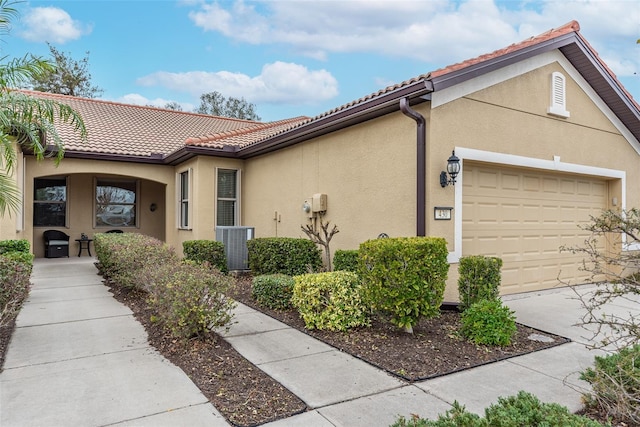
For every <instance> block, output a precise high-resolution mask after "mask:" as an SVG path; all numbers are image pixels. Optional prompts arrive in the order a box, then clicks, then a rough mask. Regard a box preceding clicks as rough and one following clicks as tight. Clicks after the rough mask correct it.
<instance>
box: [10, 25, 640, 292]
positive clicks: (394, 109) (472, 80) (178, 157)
mask: <svg viewBox="0 0 640 427" xmlns="http://www.w3.org/2000/svg"><path fill="white" fill-rule="evenodd" d="M32 94H33V95H34V96H39V97H49V98H55V99H57V100H59V101H62V102H65V103H68V104H69V105H71V106H73V107H74V108H75V109H76V110H77V111H79V112H80V113H81V114H82V115H83V117H84V120H85V122H86V125H87V129H88V132H89V140H88V142H86V143H80V141H79V140H78V139H77V138H76V137H75V136H74V135H73V134H72V133H71V132H70V130H67V129H65V128H64V127H60V132H61V134H62V135H63V138H64V140H65V143H66V147H67V151H66V155H65V159H64V160H63V162H62V163H61V165H60V166H59V167H57V168H56V167H55V166H54V165H53V164H52V162H46V161H45V162H36V160H35V159H34V158H33V157H31V156H29V155H23V156H22V155H21V156H22V159H23V161H22V163H21V165H20V169H19V170H18V171H17V173H16V179H17V181H18V185H19V186H20V188H21V189H22V191H23V194H24V200H23V209H22V212H21V213H20V214H19V215H17V217H16V215H14V216H13V217H11V218H7V217H6V218H3V219H2V220H1V229H0V232H1V234H0V237H1V238H4V239H7V238H26V239H28V240H30V241H31V242H32V246H33V250H34V253H35V254H36V256H39V257H41V256H43V255H44V247H43V242H42V233H43V231H44V230H47V229H59V230H62V231H65V232H66V233H68V234H69V235H71V237H72V239H75V238H78V237H79V236H80V234H81V233H85V234H87V235H89V236H91V235H93V234H94V233H97V232H101V231H106V230H109V229H112V228H117V229H123V230H124V231H135V232H140V233H145V234H148V235H151V236H155V237H157V238H159V239H162V240H164V241H166V242H168V243H169V244H171V245H172V246H174V247H175V248H176V249H177V250H178V251H180V250H181V247H182V242H183V241H185V240H191V239H215V238H216V227H218V226H251V227H254V229H255V236H257V237H266V236H290V237H303V236H304V235H303V233H302V232H301V230H300V227H301V225H303V224H308V223H309V221H318V220H319V218H318V215H319V214H322V217H321V218H322V220H324V221H327V220H328V221H331V223H333V224H336V225H338V227H339V229H340V233H339V234H337V235H336V236H335V237H334V239H333V240H332V249H334V250H335V249H340V248H342V249H355V248H357V247H358V245H359V244H360V243H361V242H363V241H365V240H367V239H372V238H376V237H377V236H378V235H379V234H381V233H386V234H387V235H389V236H416V235H427V236H441V237H444V238H446V240H447V242H448V245H449V251H450V253H449V261H450V263H451V265H452V268H451V269H450V274H449V283H448V289H447V295H446V298H447V299H455V298H456V296H457V295H456V294H457V290H456V280H457V261H458V260H459V258H460V257H461V256H465V255H474V254H482V255H493V256H500V257H501V258H502V259H503V261H504V267H503V286H502V293H503V294H508V293H514V292H523V291H531V290H537V289H545V288H550V287H554V286H557V285H558V276H560V277H561V278H563V279H566V280H572V281H574V280H580V279H581V277H582V276H581V274H582V273H581V272H580V271H579V270H578V264H579V263H578V259H577V258H576V257H574V256H572V255H570V254H567V253H560V251H559V247H560V246H561V245H573V244H577V243H580V242H581V241H582V240H583V239H584V233H583V232H582V231H581V230H580V229H579V228H578V227H577V225H578V224H581V223H584V222H586V221H588V220H589V216H590V215H598V214H599V213H600V212H601V210H603V209H608V208H614V209H622V208H630V207H638V206H640V185H639V184H640V142H639V140H640V108H639V106H638V104H637V103H636V102H635V101H634V100H633V99H632V97H631V96H630V95H629V93H628V92H626V91H625V89H624V88H623V87H622V85H621V84H620V83H619V81H618V80H617V79H616V77H615V75H614V74H613V73H612V72H611V70H609V68H608V67H607V66H606V64H604V62H603V61H602V60H601V59H600V57H599V56H598V54H597V53H596V52H595V51H594V50H593V48H592V47H591V46H590V45H589V43H588V42H587V41H586V40H585V39H584V38H583V37H582V35H581V34H580V32H579V25H578V23H577V22H575V21H574V22H570V23H568V24H566V25H564V26H562V27H560V28H557V29H553V30H551V31H548V32H546V33H544V34H541V35H539V36H537V37H532V38H530V39H527V40H525V41H522V42H520V43H517V44H513V45H511V46H508V47H506V48H504V49H501V50H498V51H495V52H492V53H489V54H486V55H483V56H480V57H478V58H474V59H471V60H468V61H464V62H461V63H458V64H454V65H451V66H448V67H445V68H442V69H438V70H435V71H432V72H430V73H427V74H424V75H421V76H418V77H415V78H413V79H411V80H408V81H405V82H402V83H399V84H397V85H394V86H390V87H387V88H385V89H382V90H380V91H378V92H376V93H373V94H370V95H368V96H365V97H363V98H361V99H358V100H355V101H353V102H350V103H349V104H346V105H343V106H340V107H338V108H335V109H334V110H331V111H328V112H326V113H324V114H322V115H320V116H317V117H314V118H306V117H299V118H293V119H290V120H282V121H278V122H272V123H258V122H251V121H243V120H236V119H228V118H220V117H211V116H203V115H198V114H192V113H182V112H175V111H169V110H162V109H156V108H150V107H141V106H133V105H123V104H117V103H112V102H106V101H100V100H92V99H80V98H73V97H65V96H60V95H52V94H44V93H35V92H32ZM452 151H454V152H455V156H456V157H457V158H459V159H460V167H461V170H460V172H459V174H458V175H457V177H456V182H455V184H452V183H450V182H448V181H451V177H450V176H449V175H448V174H446V173H445V181H447V182H445V183H444V184H448V185H445V186H442V185H441V172H442V171H445V170H446V168H447V160H448V159H449V157H450V156H451V155H452ZM53 195H55V196H53ZM322 195H325V196H326V197H325V196H322ZM310 217H311V219H310ZM72 244H73V242H72ZM631 249H640V247H638V246H637V245H626V246H625V247H624V250H631ZM76 250H77V249H76ZM71 252H72V255H75V254H74V253H73V252H74V251H73V247H72V250H71Z"/></svg>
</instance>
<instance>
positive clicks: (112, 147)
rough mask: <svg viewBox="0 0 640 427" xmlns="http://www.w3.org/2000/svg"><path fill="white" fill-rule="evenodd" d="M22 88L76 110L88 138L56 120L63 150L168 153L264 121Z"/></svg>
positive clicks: (131, 154)
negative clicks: (197, 139)
mask: <svg viewBox="0 0 640 427" xmlns="http://www.w3.org/2000/svg"><path fill="white" fill-rule="evenodd" d="M21 92H24V93H25V94H27V95H31V96H35V97H39V98H48V99H53V100H56V101H59V102H62V103H64V104H67V105H69V106H71V107H72V108H73V109H74V110H76V111H77V112H78V113H80V115H81V116H82V118H83V120H84V122H85V125H86V127H87V133H88V138H87V139H88V140H87V141H86V142H82V141H81V140H80V138H79V137H78V135H77V133H75V132H73V130H72V128H71V127H70V126H67V125H65V124H58V125H57V129H58V132H59V133H60V136H61V137H62V140H63V141H64V143H65V147H66V150H67V152H70V151H75V152H85V153H104V154H115V155H124V156H145V157H147V156H151V154H156V155H157V154H162V155H165V156H166V155H168V154H170V153H173V152H175V151H176V150H179V149H180V148H182V147H184V145H185V144H186V143H187V141H190V140H191V138H193V137H194V135H216V134H221V133H225V132H238V131H240V130H244V131H246V130H249V129H253V128H261V127H264V126H265V124H264V123H261V122H254V121H248V120H239V119H231V118H226V117H218V116H210V115H204V114H195V113H185V112H178V111H174V110H165V109H161V108H155V107H145V106H139V105H129V104H121V103H117V102H110V101H102V100H97V99H85V98H77V97H73V96H66V95H58V94H51V93H43V92H35V91H26V90H25V91H21Z"/></svg>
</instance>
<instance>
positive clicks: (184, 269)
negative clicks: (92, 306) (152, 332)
mask: <svg viewBox="0 0 640 427" xmlns="http://www.w3.org/2000/svg"><path fill="white" fill-rule="evenodd" d="M94 242H95V248H96V257H97V258H98V268H99V270H100V272H101V273H102V274H103V275H104V276H105V277H107V278H108V279H109V280H111V281H112V282H114V283H115V284H116V285H119V286H123V287H126V288H130V289H136V290H138V291H140V292H145V293H147V295H148V301H149V303H150V305H151V308H152V309H153V310H154V311H155V313H156V315H155V316H154V318H157V319H158V320H159V321H161V322H162V323H163V324H164V325H165V326H166V327H167V328H168V329H169V330H170V331H171V332H172V334H173V335H174V336H176V337H178V338H184V339H186V338H192V337H199V338H204V337H208V336H209V335H210V334H211V332H212V330H213V328H214V327H219V326H227V325H229V323H230V321H231V318H232V314H231V309H232V308H233V307H234V305H235V303H234V302H233V301H232V300H231V299H229V298H227V297H226V296H225V295H226V294H227V292H228V290H229V288H230V286H231V284H232V279H231V278H229V277H227V276H225V275H223V274H222V273H220V272H219V271H218V270H216V269H211V268H208V267H205V266H203V265H200V264H198V263H196V262H194V261H189V260H184V261H182V260H180V259H179V258H178V256H177V255H176V254H175V251H174V250H173V248H170V247H169V246H167V245H166V244H164V243H163V242H161V241H159V240H157V239H154V238H152V237H149V236H144V235H141V234H136V233H122V234H115V233H114V234H111V233H99V234H96V235H95V237H94Z"/></svg>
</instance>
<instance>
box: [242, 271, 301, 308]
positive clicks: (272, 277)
mask: <svg viewBox="0 0 640 427" xmlns="http://www.w3.org/2000/svg"><path fill="white" fill-rule="evenodd" d="M294 284H295V280H293V277H291V276H287V275H286V274H265V275H262V276H256V277H254V278H253V285H252V287H251V295H252V296H253V299H255V300H256V302H257V303H258V304H260V305H261V306H264V307H268V308H272V309H274V310H288V309H290V308H292V305H291V296H292V295H293V285H294Z"/></svg>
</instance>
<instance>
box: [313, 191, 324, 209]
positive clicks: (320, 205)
mask: <svg viewBox="0 0 640 427" xmlns="http://www.w3.org/2000/svg"><path fill="white" fill-rule="evenodd" d="M326 210H327V195H326V194H323V193H316V194H314V195H313V197H312V198H311V211H312V212H324V211H326Z"/></svg>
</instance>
